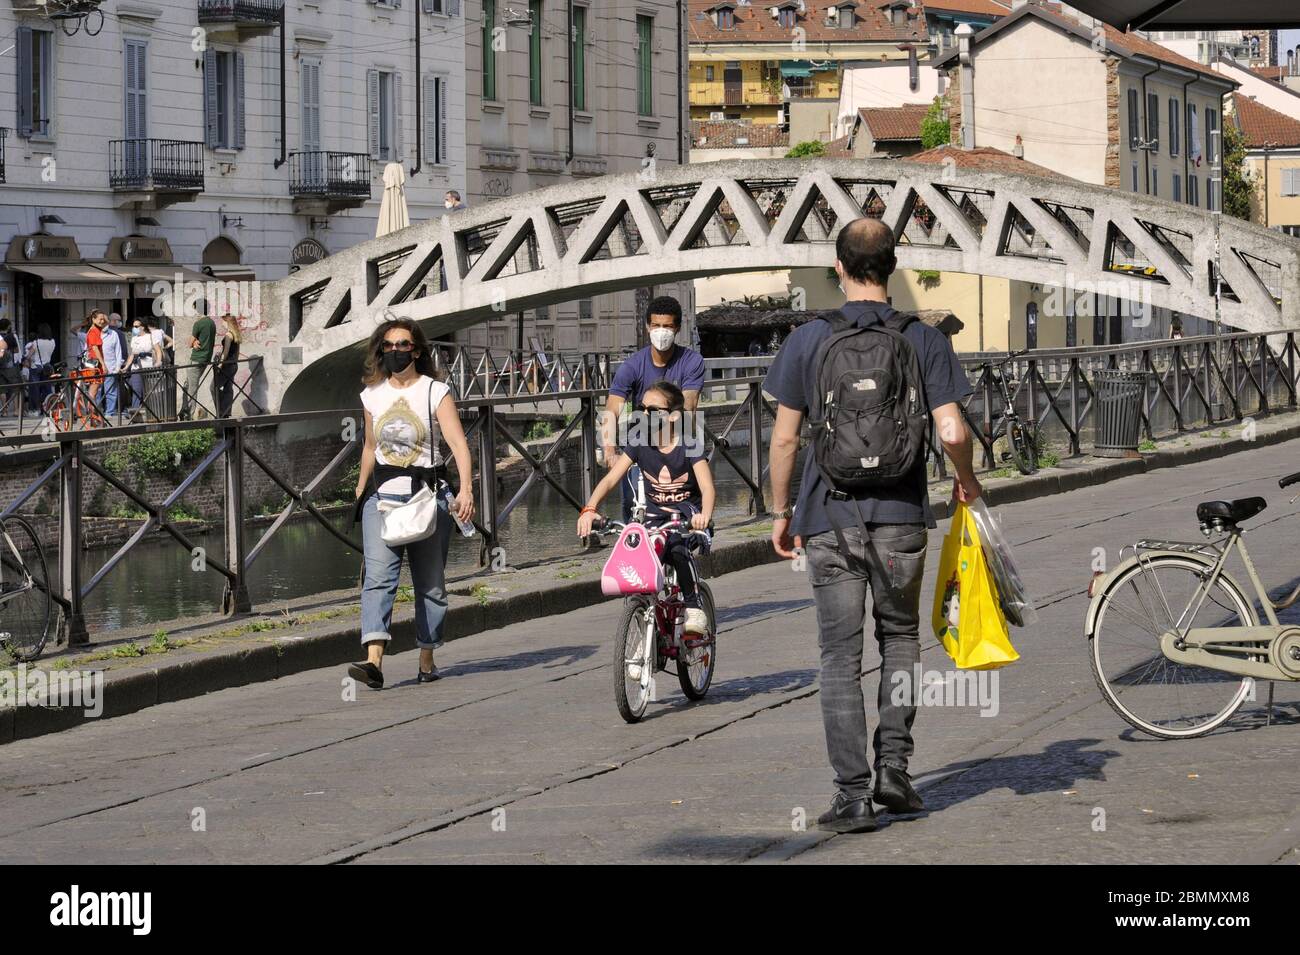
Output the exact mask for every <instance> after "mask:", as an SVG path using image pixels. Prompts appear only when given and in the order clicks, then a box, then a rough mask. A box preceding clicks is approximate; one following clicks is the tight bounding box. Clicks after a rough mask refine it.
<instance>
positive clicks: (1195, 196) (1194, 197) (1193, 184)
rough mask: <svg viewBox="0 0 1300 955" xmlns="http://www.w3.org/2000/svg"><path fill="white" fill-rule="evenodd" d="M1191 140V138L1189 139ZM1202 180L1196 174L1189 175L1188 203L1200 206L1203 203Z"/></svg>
mask: <svg viewBox="0 0 1300 955" xmlns="http://www.w3.org/2000/svg"><path fill="white" fill-rule="evenodd" d="M1188 142H1191V140H1188ZM1200 191H1201V181H1200V180H1199V179H1197V178H1196V177H1195V176H1188V177H1187V204H1188V205H1189V206H1199V205H1200V204H1201V196H1200Z"/></svg>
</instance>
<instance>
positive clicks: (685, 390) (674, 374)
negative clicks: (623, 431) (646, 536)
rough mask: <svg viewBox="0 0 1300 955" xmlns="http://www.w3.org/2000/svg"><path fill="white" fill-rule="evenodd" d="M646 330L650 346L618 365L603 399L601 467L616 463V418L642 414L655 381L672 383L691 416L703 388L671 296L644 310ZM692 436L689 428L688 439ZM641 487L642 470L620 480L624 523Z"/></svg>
mask: <svg viewBox="0 0 1300 955" xmlns="http://www.w3.org/2000/svg"><path fill="white" fill-rule="evenodd" d="M645 322H646V332H647V337H648V338H649V339H650V344H649V345H647V346H646V347H645V348H642V349H641V350H640V351H638V352H636V353H635V354H633V355H632V356H631V357H629V358H628V359H627V360H626V361H624V362H623V364H621V365H619V366H618V371H617V372H615V373H614V380H613V382H611V383H610V386H609V397H608V398H607V399H606V401H605V418H604V422H603V424H604V427H603V429H602V441H603V444H604V448H605V467H610V466H611V465H612V464H613V463H614V462H615V461H616V460H618V430H617V422H618V416H619V414H620V413H621V412H622V411H623V406H624V405H625V404H628V403H630V404H631V406H632V410H633V411H640V410H641V396H642V395H643V394H645V392H646V389H647V388H649V387H650V386H651V385H653V384H654V383H655V382H657V381H671V382H672V383H673V384H674V385H676V386H677V387H678V388H680V389H681V390H682V394H683V395H684V396H685V398H686V413H687V414H688V415H689V414H693V413H694V411H695V408H696V406H698V405H699V403H700V389H701V388H703V387H704V377H705V368H704V359H703V358H701V357H700V353H699V352H697V351H693V350H692V349H690V348H687V347H685V346H684V345H679V344H677V333H678V332H680V331H681V330H682V306H681V303H680V302H678V301H677V299H675V298H673V297H672V296H671V295H661V296H659V297H658V298H656V299H654V300H653V301H652V302H651V303H650V305H649V306H648V307H647V308H646V319H645ZM694 433H695V431H694V429H692V428H687V429H686V434H687V440H688V441H689V440H690V436H691V435H693V434H694ZM640 483H641V471H640V469H639V468H636V467H633V468H632V470H631V471H629V472H628V475H627V478H626V479H625V480H624V481H623V484H622V487H623V522H624V523H626V522H628V521H630V520H631V519H632V506H633V502H634V501H635V499H636V496H637V491H638V488H639V486H640Z"/></svg>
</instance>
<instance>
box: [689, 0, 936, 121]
mask: <svg viewBox="0 0 1300 955" xmlns="http://www.w3.org/2000/svg"><path fill="white" fill-rule="evenodd" d="M689 8H690V18H689V25H690V51H691V62H690V101H691V118H692V119H699V120H713V121H715V122H716V121H721V120H743V121H746V122H751V123H777V124H788V123H789V122H790V104H791V103H793V102H796V101H799V100H808V99H813V100H826V101H829V102H832V103H833V102H836V101H838V100H839V99H840V81H841V72H842V69H843V67H844V65H845V64H846V63H850V62H857V61H871V62H884V63H888V64H891V65H895V66H896V67H897V68H899V69H901V70H902V71H903V72H904V73H906V72H908V71H909V70H910V71H911V73H912V74H913V75H915V76H916V77H918V78H919V76H920V61H921V59H922V58H923V57H924V55H925V52H924V51H925V47H926V44H927V42H928V37H927V33H926V22H925V17H924V13H923V10H922V7H921V5H920V3H919V2H909V0H895V2H887V3H857V2H852V0H838V2H837V0H831V2H823V0H779V2H772V3H747V4H743V5H742V4H740V3H737V2H733V0H722V2H714V0H690V3H689Z"/></svg>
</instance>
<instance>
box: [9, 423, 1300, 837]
mask: <svg viewBox="0 0 1300 955" xmlns="http://www.w3.org/2000/svg"><path fill="white" fill-rule="evenodd" d="M1297 469H1300V441H1292V442H1289V443H1286V444H1282V445H1277V446H1274V447H1270V448H1260V449H1259V450H1257V451H1252V452H1249V453H1247V454H1245V455H1237V456H1235V457H1232V458H1226V459H1221V460H1218V461H1210V462H1205V463H1201V464H1194V465H1188V466H1185V467H1180V468H1177V469H1170V470H1166V471H1161V472H1157V473H1154V474H1146V475H1139V476H1135V477H1129V478H1123V479H1121V480H1118V481H1115V482H1112V483H1110V484H1107V485H1105V486H1103V487H1098V488H1095V489H1084V490H1080V491H1074V492H1070V493H1068V494H1062V495H1057V496H1054V497H1050V498H1044V499H1040V500H1036V501H1031V502H1026V503H1022V504H1012V505H1007V506H1006V507H1004V508H1002V509H1001V510H1002V513H1003V516H1004V521H1005V525H1006V528H1007V531H1008V535H1009V537H1010V538H1011V540H1012V541H1013V543H1014V544H1015V546H1016V548H1017V554H1018V556H1019V560H1020V563H1021V565H1022V569H1023V570H1024V572H1025V576H1026V578H1027V581H1028V583H1029V585H1030V587H1031V589H1032V590H1033V591H1034V593H1035V594H1036V595H1037V597H1038V598H1039V602H1040V608H1041V609H1040V616H1041V619H1040V621H1039V623H1038V624H1037V625H1036V626H1034V627H1033V628H1032V629H1029V630H1015V631H1013V632H1012V636H1013V639H1014V641H1015V642H1016V644H1017V646H1018V648H1019V649H1020V651H1021V653H1022V659H1021V661H1020V662H1018V663H1017V664H1015V665H1013V666H1011V667H1008V668H1006V669H1004V670H1002V671H999V672H998V674H997V678H998V681H999V683H998V689H999V694H998V709H997V713H996V715H989V716H982V715H981V714H980V710H979V708H978V707H929V708H923V709H922V711H921V712H920V714H919V715H918V718H917V721H916V726H915V735H916V740H917V750H916V755H915V757H914V759H913V763H912V772H913V775H914V776H915V777H916V778H917V780H918V782H919V784H920V786H921V790H922V794H923V795H924V796H925V797H926V800H927V803H928V807H929V810H928V812H927V813H925V814H923V815H920V816H917V817H913V818H905V819H890V818H889V817H883V819H884V821H886V822H887V823H888V824H887V825H885V826H884V827H883V828H882V829H881V830H880V831H878V832H876V833H873V834H870V835H862V836H836V837H833V838H828V837H827V836H826V835H825V834H821V833H818V832H816V831H815V829H813V828H812V826H811V822H812V820H813V819H814V818H815V817H816V815H817V814H818V813H819V812H821V811H822V810H823V809H824V808H825V805H826V803H827V801H828V799H829V797H830V795H831V792H832V784H831V773H830V770H829V767H828V765H827V763H826V754H825V747H824V742H823V737H822V727H821V718H820V711H819V706H818V699H817V649H816V631H815V623H814V616H813V612H812V609H811V606H812V605H811V592H810V588H809V585H808V581H807V578H806V575H805V574H803V573H801V572H797V571H794V570H792V569H791V567H790V566H789V565H786V564H774V565H769V566H766V567H761V568H755V569H752V570H747V571H744V572H741V573H737V574H732V575H729V576H726V577H722V578H719V579H717V580H715V581H714V582H713V587H714V592H715V594H716V595H717V602H718V606H719V614H720V618H721V623H722V631H723V632H722V634H721V636H720V642H719V647H718V652H719V656H718V673H717V677H716V681H715V685H714V687H713V689H712V691H711V692H710V693H709V695H708V697H707V698H706V700H705V701H703V702H702V703H699V704H688V703H687V702H686V701H685V700H684V699H683V698H682V696H681V695H680V693H679V691H678V690H677V689H676V681H675V679H673V678H672V676H671V675H670V674H663V675H661V677H660V679H659V683H658V686H659V689H660V692H661V694H662V699H661V700H660V701H659V702H656V703H655V704H653V705H652V707H651V710H650V713H649V714H648V718H647V719H646V720H645V721H644V722H643V723H641V724H639V725H635V726H628V725H625V724H624V723H623V722H622V721H621V720H620V719H619V717H618V714H617V712H616V710H615V708H614V702H613V680H614V669H613V666H612V656H613V653H612V649H611V643H612V641H611V631H612V629H613V627H614V624H615V622H616V619H617V613H618V606H617V604H616V603H615V602H602V603H600V604H597V605H594V606H591V607H588V608H585V609H582V610H579V611H575V612H573V613H570V614H566V615H563V616H557V617H548V618H546V619H544V620H540V621H537V622H536V623H530V624H520V625H516V626H511V627H508V628H504V629H501V630H495V631H491V632H489V633H485V634H482V635H480V636H476V637H472V638H468V639H465V640H460V641H456V642H453V643H451V644H449V645H448V647H447V648H446V649H445V650H443V651H441V652H440V655H439V658H438V662H439V665H440V666H441V667H442V668H443V670H444V672H445V674H446V677H447V678H446V679H444V680H442V681H440V682H437V683H434V684H428V685H417V684H415V683H414V681H413V678H414V674H415V666H416V664H415V657H414V654H403V655H399V656H397V657H395V658H393V659H391V660H390V661H388V665H387V671H388V675H389V679H390V681H391V685H390V687H389V688H388V689H385V690H384V691H383V692H380V693H374V692H370V691H367V690H365V689H364V688H361V689H359V690H358V697H357V699H356V700H355V702H349V701H346V700H344V699H343V696H344V693H343V686H342V680H343V677H344V672H343V669H342V668H331V669H326V670H316V671H311V672H306V673H300V674H297V675H295V676H290V677H285V678H283V679H280V680H277V681H274V682H271V683H261V684H254V685H250V686H246V687H241V688H238V689H232V690H225V691H222V692H218V693H212V694H209V695H207V696H203V697H198V698H195V699H190V700H185V701H182V702H177V703H168V704H163V705H159V706H154V707H151V708H149V709H148V710H145V711H141V712H139V713H135V714H132V715H129V716H123V717H120V718H117V719H113V720H108V721H105V722H102V723H98V724H90V725H85V726H82V727H79V728H77V729H74V730H70V731H68V732H64V733H59V734H54V735H50V736H45V737H41V738H38V739H31V740H25V741H20V742H15V743H12V744H9V745H7V746H5V747H4V757H5V758H4V760H3V761H2V762H0V832H2V833H3V835H4V836H5V838H4V839H3V842H0V860H2V861H5V862H64V863H83V862H127V863H132V862H163V861H166V862H191V863H201V862H300V861H320V862H323V861H354V862H361V863H382V862H415V861H429V862H435V861H436V862H618V861H650V862H658V861H695V862H724V861H741V860H752V861H757V862H770V861H793V862H796V863H818V862H938V861H959V862H981V863H987V862H1020V861H1024V862H1236V861H1275V860H1281V861H1289V862H1293V863H1294V862H1296V861H1297V857H1298V855H1297V850H1296V847H1297V845H1300V785H1298V783H1300V771H1298V770H1297V766H1300V759H1298V757H1300V729H1298V727H1297V724H1298V723H1300V685H1296V684H1286V685H1280V686H1279V687H1278V689H1277V697H1276V700H1277V705H1276V706H1275V709H1274V719H1273V722H1272V725H1265V719H1264V709H1263V706H1262V701H1263V700H1264V699H1265V692H1264V691H1263V690H1261V692H1260V702H1258V703H1255V704H1248V705H1247V707H1246V708H1244V709H1243V711H1242V712H1241V713H1240V714H1239V715H1238V716H1237V717H1236V718H1235V719H1234V720H1233V721H1232V722H1231V723H1230V724H1228V725H1227V726H1226V727H1225V728H1223V729H1222V730H1220V731H1218V732H1216V733H1214V734H1212V735H1211V736H1209V737H1206V738H1203V739H1198V740H1190V741H1180V742H1163V741H1156V740H1150V739H1147V738H1145V737H1143V736H1141V735H1139V734H1136V733H1133V732H1132V731H1131V730H1129V728H1128V727H1127V724H1125V723H1124V722H1123V721H1122V720H1120V718H1119V717H1118V716H1116V715H1115V714H1114V713H1113V712H1112V711H1111V710H1110V708H1109V707H1108V706H1106V704H1105V703H1104V702H1102V700H1101V698H1100V696H1099V694H1098V691H1097V688H1096V685H1095V684H1094V682H1093V678H1092V674H1091V670H1090V668H1089V665H1088V658H1087V654H1086V650H1087V646H1086V642H1085V640H1084V639H1083V636H1082V622H1083V614H1084V610H1085V607H1086V605H1087V597H1086V595H1085V588H1086V586H1087V583H1088V579H1089V576H1090V570H1091V563H1092V559H1093V548H1096V547H1103V548H1105V549H1106V552H1107V553H1108V555H1109V556H1110V559H1111V560H1114V559H1115V555H1116V552H1117V550H1118V548H1119V547H1120V546H1121V545H1123V544H1125V543H1129V542H1131V541H1132V540H1134V539H1136V538H1138V537H1141V536H1170V537H1175V538H1182V539H1187V540H1193V539H1197V537H1198V534H1197V529H1196V522H1195V517H1194V512H1195V505H1196V503H1197V502H1198V501H1200V500H1207V499H1211V498H1220V497H1243V496H1248V495H1253V494H1261V495H1263V496H1265V497H1266V498H1268V499H1269V502H1270V507H1269V510H1267V511H1266V512H1265V513H1264V514H1262V515H1260V516H1259V517H1258V518H1256V519H1254V520H1253V521H1251V522H1250V526H1252V527H1254V528H1255V531H1254V533H1252V534H1250V535H1249V537H1248V538H1247V540H1248V543H1249V545H1250V547H1251V551H1252V554H1253V555H1254V557H1255V560H1256V563H1257V564H1258V566H1259V568H1260V571H1261V573H1262V574H1263V575H1264V577H1265V578H1266V580H1267V581H1268V582H1270V583H1271V584H1274V585H1276V586H1278V587H1279V588H1281V587H1282V586H1283V585H1286V584H1288V583H1289V582H1293V581H1294V579H1295V578H1296V577H1297V575H1300V560H1298V559H1297V555H1296V549H1295V541H1296V539H1297V533H1298V531H1300V524H1297V518H1298V517H1300V507H1297V506H1296V505H1291V504H1289V503H1288V497H1287V495H1286V494H1285V493H1284V492H1280V491H1279V490H1278V489H1277V478H1278V477H1279V476H1281V475H1282V474H1285V473H1288V472H1290V471H1294V470H1297ZM941 531H942V528H941V529H940V532H935V533H933V534H932V535H931V541H930V551H931V553H930V555H929V560H928V564H929V567H928V575H927V585H926V589H925V594H926V596H925V598H924V609H925V613H923V616H924V617H926V618H928V608H929V601H930V598H931V596H932V594H933V577H934V571H935V565H936V563H937V558H938V549H939V546H940V543H941ZM1290 619H1291V620H1293V621H1296V622H1300V617H1298V616H1296V615H1295V614H1294V613H1293V614H1292V616H1291V618H1290ZM922 646H923V652H922V662H923V664H924V665H925V666H926V667H927V668H935V669H943V668H946V667H948V666H949V665H950V661H949V660H948V657H947V656H946V654H944V652H943V651H942V649H941V648H939V647H938V646H937V644H936V641H935V640H934V639H933V637H932V636H931V635H930V634H929V632H928V628H926V627H923V631H922ZM877 662H878V660H877V659H876V658H875V654H874V651H869V654H868V660H867V664H866V666H867V668H868V673H867V676H866V686H867V688H868V694H867V695H868V698H869V699H873V698H874V696H875V693H874V686H875V680H876V673H875V667H876V665H877ZM804 817H806V818H807V820H808V822H809V827H808V829H807V831H802V830H801V827H800V825H799V822H800V820H801V818H804ZM1102 822H1104V827H1103V826H1101V825H1100V823H1102Z"/></svg>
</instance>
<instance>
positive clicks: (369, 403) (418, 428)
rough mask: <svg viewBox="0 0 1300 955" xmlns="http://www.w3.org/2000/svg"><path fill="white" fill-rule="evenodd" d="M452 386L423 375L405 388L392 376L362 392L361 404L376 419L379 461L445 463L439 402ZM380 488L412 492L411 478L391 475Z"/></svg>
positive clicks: (388, 491) (405, 464)
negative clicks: (443, 461) (395, 383)
mask: <svg viewBox="0 0 1300 955" xmlns="http://www.w3.org/2000/svg"><path fill="white" fill-rule="evenodd" d="M450 390H451V389H450V388H449V387H448V386H447V384H446V383H445V382H441V381H435V380H434V379H432V378H430V377H428V376H427V375H421V376H420V377H419V378H417V379H416V380H415V381H414V382H412V383H411V384H410V385H408V386H407V387H405V388H395V387H393V385H392V379H391V378H389V379H385V380H384V381H382V382H380V383H379V384H377V385H370V386H369V387H368V388H366V389H365V390H364V391H363V392H361V404H362V406H363V407H364V408H365V409H366V410H367V411H368V412H370V420H371V421H373V422H374V427H375V462H376V463H377V464H387V465H391V466H393V467H399V468H407V467H414V468H431V467H437V466H438V465H440V464H442V449H441V448H440V447H439V445H440V444H441V438H442V435H441V433H440V431H439V429H438V402H440V401H442V399H443V398H444V397H445V396H446V394H447V392H449V391H450ZM379 490H380V491H382V492H383V493H385V494H410V493H411V479H410V478H409V477H397V478H390V479H389V480H387V481H385V482H384V484H383V485H382V486H380V488H379Z"/></svg>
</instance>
